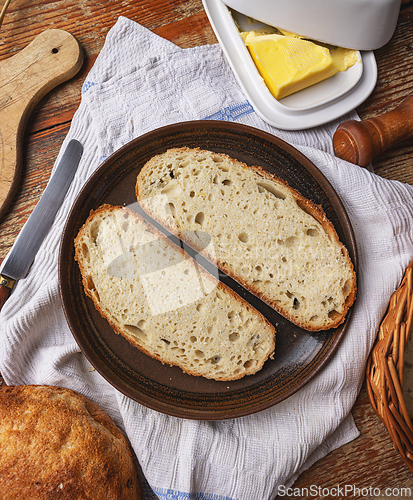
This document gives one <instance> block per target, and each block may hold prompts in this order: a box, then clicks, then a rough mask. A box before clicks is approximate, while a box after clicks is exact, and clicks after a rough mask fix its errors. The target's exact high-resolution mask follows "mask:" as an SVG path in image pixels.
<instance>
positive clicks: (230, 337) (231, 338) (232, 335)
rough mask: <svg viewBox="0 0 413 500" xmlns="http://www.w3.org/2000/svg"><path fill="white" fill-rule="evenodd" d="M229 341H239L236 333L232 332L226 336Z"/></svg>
mask: <svg viewBox="0 0 413 500" xmlns="http://www.w3.org/2000/svg"><path fill="white" fill-rule="evenodd" d="M228 338H229V340H230V341H231V342H236V341H237V340H238V339H239V333H238V332H232V333H230V334H229V336H228Z"/></svg>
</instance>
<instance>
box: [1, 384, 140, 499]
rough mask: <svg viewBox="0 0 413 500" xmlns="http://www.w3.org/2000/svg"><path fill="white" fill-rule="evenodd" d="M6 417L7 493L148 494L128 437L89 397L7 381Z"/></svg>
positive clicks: (4, 461)
mask: <svg viewBox="0 0 413 500" xmlns="http://www.w3.org/2000/svg"><path fill="white" fill-rule="evenodd" d="M0 422H1V424H0V476H1V480H0V498H4V499H7V500H27V499H30V500H49V499H50V500H51V499H53V500H55V499H61V500H73V499H79V500H80V499H84V500H86V499H91V500H92V499H93V500H143V498H144V497H143V491H142V487H141V484H140V481H139V478H138V472H137V468H136V463H135V459H134V457H133V455H132V452H131V449H130V447H129V444H128V442H127V440H126V438H125V436H124V435H123V434H122V432H121V431H120V430H119V429H118V428H117V426H116V425H115V423H114V422H113V420H112V419H111V418H110V417H109V415H108V414H107V413H106V412H104V411H103V410H102V409H101V408H100V407H99V406H98V405H97V404H96V403H94V402H92V401H91V400H89V399H88V398H86V397H84V396H83V395H81V394H79V393H77V392H75V391H72V390H70V389H65V388H63V387H54V386H40V385H23V386H3V387H1V388H0Z"/></svg>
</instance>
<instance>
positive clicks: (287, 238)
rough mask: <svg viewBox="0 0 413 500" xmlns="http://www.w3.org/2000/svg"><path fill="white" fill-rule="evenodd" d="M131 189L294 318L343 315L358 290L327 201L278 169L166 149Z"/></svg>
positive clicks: (320, 324)
mask: <svg viewBox="0 0 413 500" xmlns="http://www.w3.org/2000/svg"><path fill="white" fill-rule="evenodd" d="M136 195H137V199H138V201H139V203H140V204H141V205H142V207H143V208H144V210H145V211H146V212H147V213H148V214H149V215H150V216H152V217H153V218H154V219H155V220H157V221H158V222H159V223H161V224H163V225H164V226H166V227H167V228H168V229H169V230H170V231H172V232H176V233H178V234H179V235H180V237H181V239H182V240H184V241H185V242H186V243H187V244H188V245H190V246H192V247H194V248H195V249H196V250H197V251H199V252H201V251H203V253H204V255H205V256H207V257H208V258H209V259H210V260H211V261H215V262H216V265H217V266H218V267H219V268H220V269H221V270H223V271H224V272H226V273H227V274H229V275H230V276H232V277H233V278H234V279H236V280H237V281H239V282H240V283H241V284H242V285H243V286H244V287H245V288H247V289H248V290H249V291H251V292H252V293H254V294H255V295H257V296H259V297H260V298H261V299H262V300H264V301H265V302H266V303H267V304H269V305H270V306H272V307H273V308H274V309H276V310H277V311H278V312H279V313H280V314H282V315H283V316H285V317H286V318H287V319H289V320H290V321H291V322H293V323H294V324H296V325H298V326H299V327H301V328H304V329H306V330H310V331H317V330H327V329H330V328H333V327H337V326H338V325H340V324H341V323H342V322H343V321H344V319H345V316H346V314H347V312H348V310H349V308H350V306H351V305H352V304H353V302H354V300H355V296H356V275H355V272H354V269H353V264H352V262H351V260H350V257H349V254H348V251H347V249H346V248H345V247H344V246H343V245H342V244H341V242H340V241H339V238H338V236H337V233H336V231H335V229H334V227H333V225H332V224H331V222H330V221H329V220H328V219H327V217H326V215H325V213H324V211H323V210H322V209H321V208H320V207H318V206H316V205H315V204H314V203H312V202H311V201H310V200H307V199H305V198H304V197H303V196H301V195H300V193H298V192H297V191H296V190H294V189H292V188H291V187H289V186H288V185H287V184H286V183H285V182H283V181H282V180H280V179H278V178H277V177H275V176H274V175H271V174H270V173H268V172H266V171H265V170H263V169H261V168H260V167H254V166H252V167H249V166H247V165H245V164H244V163H241V162H239V161H237V160H234V159H232V158H230V157H228V156H226V155H223V154H217V153H213V152H209V151H202V150H200V149H189V148H179V149H171V150H168V151H166V152H165V153H164V154H160V155H158V156H155V157H153V158H152V159H151V160H149V161H148V162H147V163H146V164H145V165H144V167H143V168H142V170H141V172H140V173H139V175H138V178H137V183H136ZM208 242H209V243H208Z"/></svg>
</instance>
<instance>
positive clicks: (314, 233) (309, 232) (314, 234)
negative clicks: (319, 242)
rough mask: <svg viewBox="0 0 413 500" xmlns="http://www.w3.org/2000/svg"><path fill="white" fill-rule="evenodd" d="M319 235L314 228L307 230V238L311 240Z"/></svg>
mask: <svg viewBox="0 0 413 500" xmlns="http://www.w3.org/2000/svg"><path fill="white" fill-rule="evenodd" d="M319 234H320V233H319V232H318V229H315V228H314V227H311V228H310V229H307V236H312V237H313V238H316V237H317V236H318V235H319Z"/></svg>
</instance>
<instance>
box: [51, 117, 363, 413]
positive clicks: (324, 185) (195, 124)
mask: <svg viewBox="0 0 413 500" xmlns="http://www.w3.org/2000/svg"><path fill="white" fill-rule="evenodd" d="M196 128H202V129H205V130H210V129H212V128H219V129H227V130H230V131H231V132H234V133H235V134H237V133H248V134H252V135H253V136H255V137H258V138H259V139H264V140H267V141H270V142H272V143H274V144H275V145H276V146H278V147H279V148H281V149H282V150H284V151H285V152H287V153H288V154H290V155H292V156H293V157H294V158H295V159H296V160H297V161H299V162H300V163H301V164H302V166H303V168H305V169H306V170H307V171H309V173H310V175H311V176H312V177H313V178H314V179H315V181H316V182H317V183H318V184H319V186H320V187H321V189H322V191H323V193H324V194H325V195H326V196H327V197H328V199H329V201H330V202H332V204H333V207H334V210H335V211H337V213H338V214H339V218H340V221H341V223H344V225H345V231H346V233H347V237H348V238H349V240H350V243H351V246H350V248H349V247H348V246H347V249H348V251H349V253H350V256H351V259H352V262H353V266H354V269H355V272H356V275H358V272H357V268H358V262H357V261H358V259H357V247H356V240H355V236H354V231H353V228H352V225H351V221H350V218H349V216H348V214H347V211H346V210H345V207H344V205H343V202H342V200H341V199H340V197H339V196H338V194H337V192H336V191H335V189H334V187H333V186H332V185H331V183H330V182H329V181H328V179H327V178H326V176H325V175H324V174H323V173H322V172H321V171H320V170H319V169H318V168H317V166H316V165H315V164H314V163H313V162H312V161H311V160H310V159H309V158H307V157H306V156H305V155H304V154H303V153H301V152H300V151H299V150H297V149H296V148H295V147H294V146H292V145H291V144H289V143H287V142H286V141H284V140H283V139H280V138H279V137H277V136H274V135H272V134H270V133H269V132H266V131H264V130H261V129H257V128H255V127H251V126H249V125H245V124H241V123H234V122H226V121H219V120H192V121H185V122H178V123H173V124H170V125H165V126H162V127H159V128H157V129H154V130H151V131H149V132H147V133H145V134H142V135H141V136H138V137H136V138H134V139H132V140H131V141H129V142H127V143H126V144H124V145H123V146H121V147H120V148H118V149H117V150H116V151H114V152H113V153H112V154H111V155H110V156H108V157H107V158H106V159H105V160H104V161H103V162H102V163H101V164H100V165H99V166H98V167H97V168H96V170H95V171H94V172H93V173H92V174H91V175H90V176H89V178H88V179H87V180H86V181H85V183H84V185H83V187H82V189H81V190H80V191H79V193H78V194H77V196H76V198H75V200H74V201H73V203H72V206H71V208H70V212H69V215H68V217H67V219H66V222H65V225H64V229H63V234H62V238H61V242H60V247H59V257H58V276H59V295H60V299H61V302H62V307H63V310H64V315H65V318H66V321H67V323H68V326H69V328H70V331H71V333H72V335H73V337H74V339H75V341H76V343H77V344H78V346H79V348H80V350H81V352H82V353H83V354H84V355H85V357H86V359H88V361H89V362H90V363H91V365H92V366H93V367H94V368H95V369H96V370H97V371H98V372H99V373H100V375H102V377H103V378H105V379H106V380H107V381H108V382H109V383H110V385H112V386H113V387H115V388H116V389H117V390H118V391H120V392H121V393H123V394H124V395H126V396H127V397H129V398H131V399H132V400H134V401H137V402H138V403H140V404H142V405H144V406H146V407H148V408H151V409H153V410H156V411H159V412H161V413H164V414H167V415H171V416H175V417H180V418H189V419H194V420H224V419H229V418H238V417H242V416H247V415H250V414H253V413H256V412H258V411H261V410H264V409H267V408H269V407H272V406H274V405H275V404H278V403H279V402H281V401H283V400H284V399H287V398H288V397H290V396H291V395H293V394H294V393H295V392H297V391H298V390H300V389H301V388H302V387H304V386H305V385H306V384H307V383H308V382H309V381H310V380H312V379H313V378H314V377H315V376H316V375H317V374H318V373H319V372H320V371H321V370H322V369H323V368H324V367H325V365H326V364H327V363H328V362H329V361H330V359H331V357H332V356H333V354H334V353H335V352H336V350H337V348H338V346H339V344H340V343H341V341H342V339H343V337H344V335H345V333H346V331H347V329H348V323H349V321H350V319H351V316H352V312H353V309H354V304H353V306H352V307H351V308H350V310H349V311H348V313H347V316H346V319H345V322H344V324H343V328H342V330H341V331H340V333H339V334H338V336H337V337H336V338H335V340H334V342H333V343H332V345H331V346H330V347H329V349H328V351H327V353H325V354H324V355H323V357H322V359H321V360H320V361H319V362H318V363H317V365H316V366H315V367H313V368H312V369H311V370H310V372H309V373H308V374H306V375H305V376H304V377H303V378H302V380H300V381H299V382H298V383H297V384H295V385H294V386H293V387H291V388H290V389H289V390H287V391H286V392H285V393H283V395H282V396H281V397H280V396H278V397H275V398H272V399H271V398H268V397H266V398H265V399H263V400H260V401H258V402H255V403H254V404H253V405H252V406H251V405H244V406H242V407H240V403H237V402H236V403H234V404H231V403H226V406H225V408H224V409H223V408H222V407H218V408H217V409H216V408H215V407H214V406H213V405H211V404H209V406H208V407H206V408H205V407H203V408H187V407H183V406H181V405H180V404H178V403H177V402H175V405H174V406H173V407H171V405H170V404H168V403H165V402H162V401H159V400H156V399H155V400H154V399H153V398H151V397H149V396H144V397H142V398H140V399H137V398H136V393H135V392H134V390H133V388H132V389H131V388H130V387H129V385H128V384H126V383H125V381H119V377H117V376H116V374H111V375H108V374H107V373H102V370H101V369H100V368H99V366H96V365H97V363H96V360H95V358H94V356H93V353H91V352H90V351H89V350H88V348H87V347H85V344H84V342H83V341H82V339H80V338H79V335H78V332H76V329H75V328H74V327H73V324H72V318H71V314H72V313H73V312H72V311H69V310H68V307H67V303H68V302H67V301H68V298H67V294H68V291H67V287H66V289H65V287H64V283H65V276H66V277H67V275H65V274H64V272H65V271H64V269H65V267H66V266H64V265H63V258H64V254H65V246H67V245H66V242H67V240H68V238H69V237H70V235H71V234H73V233H71V232H70V231H69V229H70V227H71V225H73V224H74V218H76V217H75V216H76V209H77V207H78V205H79V204H80V203H82V202H83V201H84V199H85V198H87V191H88V188H90V186H91V185H92V184H93V183H94V182H96V180H97V179H99V178H100V177H101V175H102V172H105V171H107V170H108V169H109V168H110V166H111V165H112V164H113V163H114V162H116V161H117V160H119V159H120V158H122V157H123V156H124V155H125V154H127V153H129V152H130V151H131V150H133V149H134V148H136V147H137V144H142V143H145V142H149V141H150V140H151V139H154V138H155V137H157V136H159V135H167V134H168V132H172V133H177V132H179V131H180V130H182V129H185V130H188V131H190V130H194V129H196ZM184 145H185V144H184ZM200 147H201V148H202V145H200ZM308 169H309V170H308ZM326 190H327V191H328V192H329V194H328V193H326ZM331 195H332V196H333V199H331ZM83 222H84V221H83ZM62 278H63V279H62Z"/></svg>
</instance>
